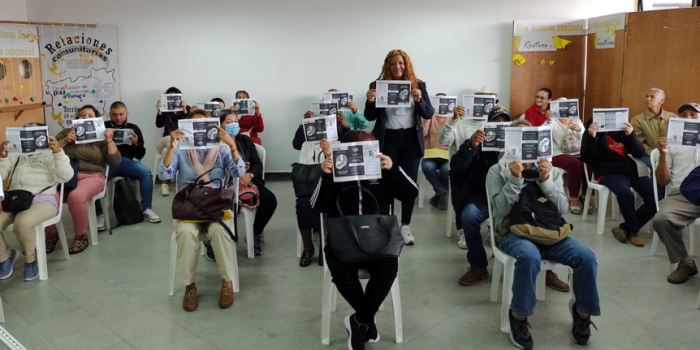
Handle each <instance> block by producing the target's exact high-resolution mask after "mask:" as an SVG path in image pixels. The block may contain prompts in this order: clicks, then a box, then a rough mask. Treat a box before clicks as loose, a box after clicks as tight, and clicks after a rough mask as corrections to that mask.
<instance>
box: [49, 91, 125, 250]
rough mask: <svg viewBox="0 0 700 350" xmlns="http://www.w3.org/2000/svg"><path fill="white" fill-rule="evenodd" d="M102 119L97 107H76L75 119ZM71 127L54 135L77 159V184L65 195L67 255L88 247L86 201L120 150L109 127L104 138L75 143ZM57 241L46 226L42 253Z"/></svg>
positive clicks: (114, 163) (53, 231)
mask: <svg viewBox="0 0 700 350" xmlns="http://www.w3.org/2000/svg"><path fill="white" fill-rule="evenodd" d="M89 118H99V119H100V120H101V119H102V118H101V116H100V113H99V112H98V111H97V109H96V108H95V107H93V106H91V105H85V106H83V107H81V108H80V109H78V112H77V113H76V119H89ZM75 129H76V128H75V127H73V128H71V129H64V130H63V131H61V132H60V133H58V135H56V140H58V145H59V146H61V147H62V148H63V151H64V152H65V153H66V155H67V156H68V157H70V158H78V159H79V161H80V164H79V169H80V170H79V171H78V175H77V177H78V187H77V188H75V189H74V190H72V191H70V193H69V194H68V196H67V203H68V209H69V210H70V213H71V216H72V217H73V227H74V228H75V238H74V239H73V244H72V245H71V246H70V248H69V249H68V252H69V253H71V254H77V253H80V252H82V251H84V250H85V249H87V247H88V238H87V229H88V201H89V200H90V199H92V197H94V196H96V195H97V194H98V193H100V192H102V190H103V189H104V187H105V181H107V178H106V176H107V174H105V164H108V165H109V166H110V167H117V166H119V163H121V161H122V156H121V153H119V149H118V148H117V145H116V144H115V143H114V140H113V138H114V133H113V132H112V130H110V129H106V130H105V134H104V141H95V142H90V143H82V144H76V143H75V141H76V140H77V138H76V134H75ZM56 243H58V235H57V232H56V226H55V225H53V226H50V227H48V228H47V229H46V253H47V254H49V253H51V252H53V250H54V248H56Z"/></svg>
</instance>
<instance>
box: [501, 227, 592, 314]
mask: <svg viewBox="0 0 700 350" xmlns="http://www.w3.org/2000/svg"><path fill="white" fill-rule="evenodd" d="M500 248H501V249H503V250H504V251H505V252H506V253H507V254H508V255H510V256H512V257H514V258H515V259H516V260H515V274H514V275H513V300H512V301H511V303H510V308H511V309H513V311H515V312H516V313H517V314H519V315H521V316H530V315H532V314H533V313H534V311H535V303H536V302H537V299H536V298H535V283H536V280H537V275H538V274H539V273H540V264H541V262H542V259H545V260H549V261H552V262H556V263H559V264H564V265H567V266H569V267H571V268H572V269H573V270H574V277H573V279H574V283H573V284H574V298H576V306H577V307H578V309H579V310H581V311H583V312H585V313H587V314H590V315H592V316H600V303H599V300H598V286H597V282H596V269H597V267H598V262H597V261H596V256H595V253H593V251H591V250H590V249H589V248H588V247H587V246H585V245H584V244H583V243H581V242H579V241H577V240H575V239H573V238H571V237H566V238H564V239H563V240H561V241H560V242H559V243H557V244H555V245H552V246H544V245H539V244H535V243H533V242H532V241H530V240H527V239H525V238H521V237H519V236H516V235H515V234H513V233H508V234H506V235H505V236H504V237H503V239H502V241H501V244H500Z"/></svg>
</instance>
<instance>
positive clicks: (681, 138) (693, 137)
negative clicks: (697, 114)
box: [668, 118, 700, 148]
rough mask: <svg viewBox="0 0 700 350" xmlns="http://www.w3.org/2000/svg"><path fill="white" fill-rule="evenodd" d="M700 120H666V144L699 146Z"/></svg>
mask: <svg viewBox="0 0 700 350" xmlns="http://www.w3.org/2000/svg"><path fill="white" fill-rule="evenodd" d="M698 137H700V120H698V119H684V118H670V119H669V120H668V145H669V146H682V147H692V148H700V140H698Z"/></svg>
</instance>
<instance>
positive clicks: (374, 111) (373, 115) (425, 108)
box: [365, 81, 435, 157]
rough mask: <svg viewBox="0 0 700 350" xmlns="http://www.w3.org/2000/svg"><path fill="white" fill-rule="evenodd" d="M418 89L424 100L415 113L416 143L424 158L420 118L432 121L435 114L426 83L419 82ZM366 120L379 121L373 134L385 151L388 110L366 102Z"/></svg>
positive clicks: (373, 85) (423, 138) (423, 141)
mask: <svg viewBox="0 0 700 350" xmlns="http://www.w3.org/2000/svg"><path fill="white" fill-rule="evenodd" d="M376 85H377V84H376V82H372V83H371V84H369V88H370V89H374V88H376ZM418 88H419V89H420V91H421V94H422V98H421V100H420V103H418V104H416V108H415V111H414V113H413V119H414V120H415V121H416V142H418V144H419V145H420V156H421V157H423V154H424V153H425V137H423V123H421V120H420V118H423V119H430V118H432V117H433V114H434V113H435V109H434V108H433V105H432V104H431V103H430V95H428V91H427V90H426V88H425V83H424V82H422V81H419V82H418ZM365 118H367V120H369V121H375V120H376V121H377V122H376V123H374V129H373V130H372V134H373V135H374V138H375V139H377V141H379V149H380V150H384V131H385V130H386V129H385V127H384V118H386V109H385V108H377V107H375V104H374V103H372V102H369V100H367V101H366V102H365Z"/></svg>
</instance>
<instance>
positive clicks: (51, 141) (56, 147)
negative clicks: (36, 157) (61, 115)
mask: <svg viewBox="0 0 700 350" xmlns="http://www.w3.org/2000/svg"><path fill="white" fill-rule="evenodd" d="M49 149H51V152H53V153H58V152H61V146H59V145H58V141H56V138H55V137H53V136H49Z"/></svg>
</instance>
